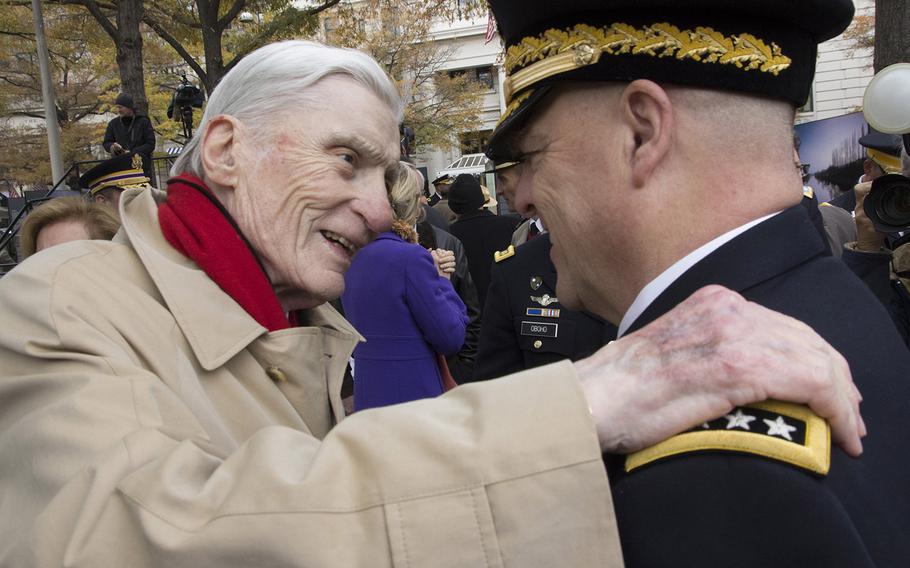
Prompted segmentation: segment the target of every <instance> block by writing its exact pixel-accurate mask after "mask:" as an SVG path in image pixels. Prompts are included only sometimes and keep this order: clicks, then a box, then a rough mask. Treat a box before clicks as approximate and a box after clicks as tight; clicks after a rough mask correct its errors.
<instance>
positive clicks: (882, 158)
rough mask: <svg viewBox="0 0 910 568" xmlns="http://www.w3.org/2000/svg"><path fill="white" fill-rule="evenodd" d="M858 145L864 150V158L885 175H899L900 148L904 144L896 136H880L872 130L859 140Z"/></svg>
mask: <svg viewBox="0 0 910 568" xmlns="http://www.w3.org/2000/svg"><path fill="white" fill-rule="evenodd" d="M859 145H860V146H862V147H863V148H865V149H866V156H868V158H869V159H870V160H872V161H873V162H875V163H876V164H878V166H879V167H880V168H881V169H882V171H884V172H885V173H887V174H899V173H901V148H903V147H904V142H903V140H902V139H901V137H900V136H898V135H896V134H882V133H881V132H876V131H875V130H872V131H870V132H869V134H866V135H865V136H862V137H861V138H860V139H859Z"/></svg>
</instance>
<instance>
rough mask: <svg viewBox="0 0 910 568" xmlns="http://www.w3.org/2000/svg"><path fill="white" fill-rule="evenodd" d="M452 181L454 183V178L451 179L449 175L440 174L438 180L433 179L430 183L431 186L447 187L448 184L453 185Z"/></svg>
mask: <svg viewBox="0 0 910 568" xmlns="http://www.w3.org/2000/svg"><path fill="white" fill-rule="evenodd" d="M454 181H455V178H453V177H452V176H450V175H449V174H442V175H441V176H439V177H438V178H436V179H434V180H433V181H431V182H430V183H432V184H433V185H440V184H442V185H448V184H450V183H453V182H454Z"/></svg>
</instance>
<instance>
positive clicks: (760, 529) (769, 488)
mask: <svg viewBox="0 0 910 568" xmlns="http://www.w3.org/2000/svg"><path fill="white" fill-rule="evenodd" d="M614 479H615V480H617V481H615V483H614V486H613V496H614V499H615V503H616V514H617V517H618V518H620V519H622V524H621V527H620V529H621V530H620V536H621V539H622V549H623V553H624V556H625V561H626V563H627V565H628V566H647V567H648V568H675V567H677V566H736V567H737V568H766V567H768V566H825V567H826V568H872V567H873V566H874V565H875V563H874V562H873V561H872V560H871V558H870V557H869V555H868V552H867V549H866V545H865V544H864V542H863V539H862V537H861V536H860V534H859V533H858V531H857V527H856V525H855V524H854V522H853V521H852V520H851V519H850V518H849V516H848V513H847V512H846V510H845V508H844V505H843V503H841V502H839V501H838V499H837V498H835V497H834V495H833V493H832V492H831V490H830V489H828V488H825V487H824V486H823V485H822V484H820V483H819V482H818V479H817V478H815V477H813V476H812V475H810V474H808V473H806V472H804V471H802V470H799V469H797V468H795V467H793V466H790V465H788V464H784V463H781V462H776V461H773V460H771V459H766V458H761V457H755V456H748V455H734V454H730V453H720V454H717V455H711V454H695V455H693V454H689V455H681V456H676V457H674V458H672V459H668V460H665V461H663V462H658V463H655V464H651V465H648V466H646V467H644V468H642V469H641V470H636V471H633V472H632V473H630V474H628V475H625V476H623V475H622V474H618V475H616V476H615V477H614Z"/></svg>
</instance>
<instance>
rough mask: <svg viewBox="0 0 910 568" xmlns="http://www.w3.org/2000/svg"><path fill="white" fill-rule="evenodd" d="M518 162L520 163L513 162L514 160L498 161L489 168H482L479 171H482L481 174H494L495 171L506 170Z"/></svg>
mask: <svg viewBox="0 0 910 568" xmlns="http://www.w3.org/2000/svg"><path fill="white" fill-rule="evenodd" d="M520 163H521V162H514V161H504V162H499V163H497V164H496V165H495V166H493V167H492V168H490V169H488V170H484V171H482V172H480V173H482V174H495V173H496V172H501V171H502V170H507V169H509V168H511V167H513V166H517V165H518V164H520Z"/></svg>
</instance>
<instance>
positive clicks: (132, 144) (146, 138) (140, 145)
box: [102, 114, 155, 175]
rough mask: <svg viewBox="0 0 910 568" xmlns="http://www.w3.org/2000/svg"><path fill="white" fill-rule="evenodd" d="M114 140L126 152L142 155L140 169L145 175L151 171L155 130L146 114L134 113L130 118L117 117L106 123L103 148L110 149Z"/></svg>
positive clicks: (108, 150) (107, 150)
mask: <svg viewBox="0 0 910 568" xmlns="http://www.w3.org/2000/svg"><path fill="white" fill-rule="evenodd" d="M114 142H116V143H117V144H120V145H121V146H123V149H124V150H126V151H127V152H133V153H134V154H139V155H140V156H142V169H143V170H145V173H146V175H149V174H150V173H151V171H152V152H154V151H155V130H154V129H153V128H152V121H151V120H149V118H148V117H147V116H143V115H139V114H137V115H135V116H133V117H132V118H126V119H125V118H122V117H119V116H118V117H117V118H115V119H113V120H111V121H110V122H108V123H107V130H105V131H104V142H103V143H102V146H104V150H105V151H106V152H110V151H111V146H112V145H113V144H114Z"/></svg>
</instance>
